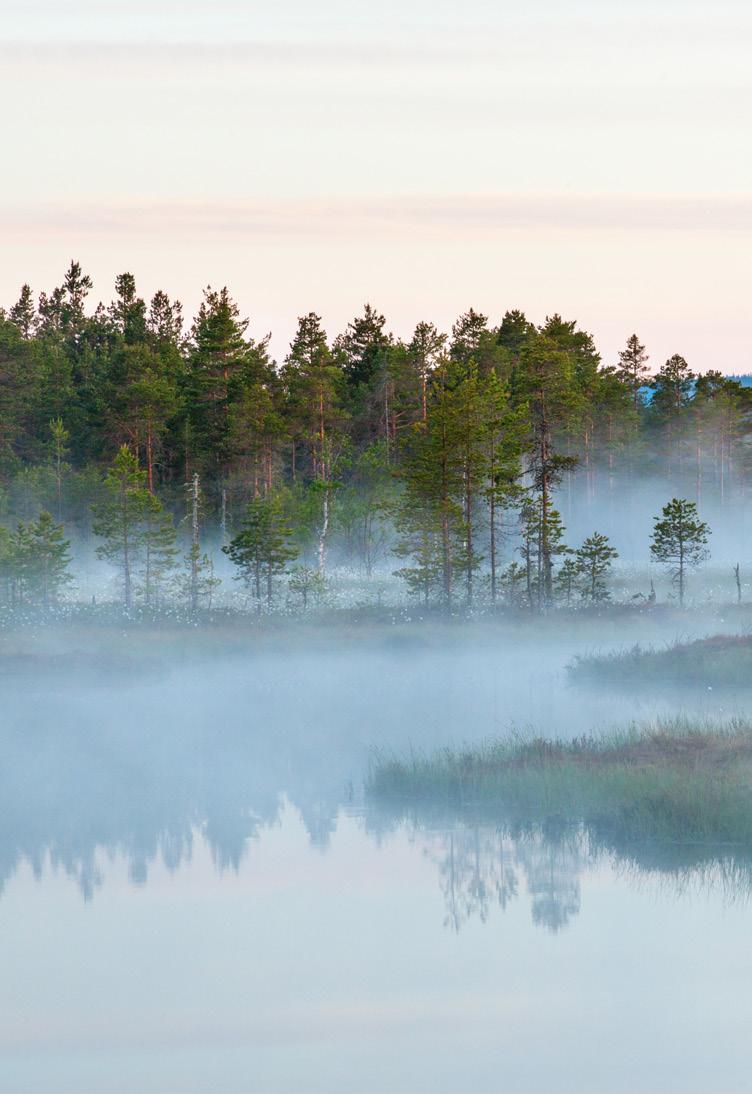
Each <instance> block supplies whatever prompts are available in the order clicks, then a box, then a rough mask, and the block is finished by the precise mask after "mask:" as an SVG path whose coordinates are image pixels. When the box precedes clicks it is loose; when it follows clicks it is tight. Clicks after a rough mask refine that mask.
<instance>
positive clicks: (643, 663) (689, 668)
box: [568, 634, 752, 687]
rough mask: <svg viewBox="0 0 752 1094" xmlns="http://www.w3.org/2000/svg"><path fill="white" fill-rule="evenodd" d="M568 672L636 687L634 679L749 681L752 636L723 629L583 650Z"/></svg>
mask: <svg viewBox="0 0 752 1094" xmlns="http://www.w3.org/2000/svg"><path fill="white" fill-rule="evenodd" d="M568 673H569V678H570V680H572V681H573V682H574V683H599V684H607V685H608V686H609V687H613V686H614V685H616V686H628V687H633V686H634V684H635V683H639V684H641V685H646V684H650V685H652V686H654V685H656V684H659V685H660V684H666V685H672V684H682V685H683V686H700V687H750V686H751V685H752V637H750V636H748V635H725V634H719V635H714V636H712V637H710V638H701V639H698V640H696V641H693V642H674V643H673V644H672V645H670V646H667V647H666V648H665V649H653V648H652V647H643V646H639V645H636V646H633V647H632V648H631V649H627V650H616V651H612V652H610V653H605V654H592V655H589V656H578V657H576V658H575V659H574V661H573V662H572V664H571V665H570V666H569V669H568Z"/></svg>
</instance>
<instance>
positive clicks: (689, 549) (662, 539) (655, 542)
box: [650, 498, 710, 607]
mask: <svg viewBox="0 0 752 1094" xmlns="http://www.w3.org/2000/svg"><path fill="white" fill-rule="evenodd" d="M709 536H710V528H709V527H708V525H707V524H706V523H705V522H704V521H701V520H700V519H699V517H698V514H697V506H696V505H695V503H694V502H692V501H687V500H686V498H672V499H671V501H670V502H668V504H667V505H664V507H663V510H662V512H661V515H660V517H656V518H655V522H654V528H653V535H652V538H651V543H650V553H651V554H652V556H653V558H654V559H655V560H656V561H657V562H661V563H663V564H664V565H665V566H666V567H667V568H668V570H669V573H670V574H671V579H672V581H673V582H674V584H675V585H676V587H677V588H678V590H679V604H680V605H681V606H682V607H683V606H684V591H685V586H686V575H687V571H688V570H691V569H694V568H695V567H696V566H699V565H700V563H701V562H704V561H705V559H706V558H707V557H708V554H709V550H708V538H709Z"/></svg>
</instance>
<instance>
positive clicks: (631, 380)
mask: <svg viewBox="0 0 752 1094" xmlns="http://www.w3.org/2000/svg"><path fill="white" fill-rule="evenodd" d="M649 360H650V358H649V357H648V355H647V353H646V352H645V347H644V346H643V345H642V343H641V342H640V339H639V338H638V337H637V335H636V334H631V335H630V336H629V338H628V339H627V345H626V349H623V350H620V351H619V365H618V367H617V369H616V375H617V377H618V378H619V380H620V381H621V382H622V383H623V384H624V385H625V387H627V388H628V389H629V391H630V392H631V395H632V403H633V406H634V409H635V410H636V411H637V410H639V409H640V407H641V406H642V405H643V402H644V399H643V395H642V390H643V388H645V387H646V386H647V383H648V377H649V375H650V369H649V368H648V361H649Z"/></svg>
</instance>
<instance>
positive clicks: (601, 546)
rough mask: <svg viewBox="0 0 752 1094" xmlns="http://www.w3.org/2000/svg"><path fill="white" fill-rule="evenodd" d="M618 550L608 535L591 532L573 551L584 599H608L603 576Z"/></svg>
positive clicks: (605, 574) (596, 600)
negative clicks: (610, 541) (611, 543)
mask: <svg viewBox="0 0 752 1094" xmlns="http://www.w3.org/2000/svg"><path fill="white" fill-rule="evenodd" d="M618 557H619V552H618V551H617V550H615V548H613V547H612V546H611V545H610V543H609V541H608V536H604V535H602V534H601V533H600V532H593V534H592V536H588V538H587V539H586V540H585V541H584V542H583V544H582V546H581V547H578V549H577V551H576V552H575V566H576V571H577V575H578V577H579V578H580V579H581V582H580V590H581V592H582V596H583V598H584V599H585V600H589V601H591V603H593V604H596V603H598V602H599V601H603V600H608V597H609V593H608V589H607V587H606V582H605V578H606V576H607V574H608V572H609V570H610V569H611V564H612V562H613V560H614V559H615V558H618Z"/></svg>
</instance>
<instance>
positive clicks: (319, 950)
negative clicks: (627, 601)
mask: <svg viewBox="0 0 752 1094" xmlns="http://www.w3.org/2000/svg"><path fill="white" fill-rule="evenodd" d="M589 641H590V640H589V639H588V638H587V636H584V637H582V638H580V639H572V638H571V637H566V638H561V637H559V638H557V639H556V640H555V641H554V640H553V639H552V640H550V641H544V640H539V638H535V636H534V635H529V636H528V637H527V638H523V639H522V640H520V641H517V642H510V641H508V640H507V639H505V638H502V639H497V638H495V637H489V635H488V634H483V635H479V636H478V637H477V638H474V639H472V640H464V639H463V641H462V642H456V641H451V642H446V643H439V644H438V645H435V644H428V645H425V646H423V645H421V644H420V643H418V644H415V643H411V642H407V643H405V642H402V641H401V640H399V641H391V640H390V641H389V642H386V643H378V644H368V643H363V644H362V645H361V646H359V647H357V648H348V647H347V646H343V645H337V646H332V647H330V648H324V647H322V646H321V645H320V644H319V645H317V646H315V648H305V644H303V648H301V644H300V643H298V642H296V643H295V644H293V645H292V646H291V648H290V649H289V650H288V651H287V652H285V651H280V650H274V651H273V652H269V653H263V652H261V653H259V652H258V651H256V652H255V653H254V654H253V655H252V656H250V655H249V656H247V657H242V656H238V655H237V654H233V655H232V656H229V655H228V656H227V657H224V658H223V657H217V658H214V659H212V660H209V661H206V662H205V663H199V662H196V661H190V659H188V660H187V661H185V660H184V661H182V662H181V663H180V664H174V665H171V666H168V667H164V666H163V667H162V668H161V669H160V670H159V671H157V672H154V673H147V674H145V675H144V677H143V678H141V677H140V676H139V675H138V673H135V674H134V672H133V671H129V672H128V673H127V674H113V675H112V676H111V677H108V678H106V679H105V678H101V679H96V680H92V679H89V678H86V679H84V678H83V677H81V678H80V679H79V678H78V677H76V676H74V677H72V678H71V677H68V676H67V675H66V676H64V677H61V676H60V674H56V675H53V676H49V677H48V676H45V674H44V673H41V674H40V673H35V674H33V675H29V674H24V673H20V674H18V675H17V676H10V677H8V678H6V679H5V680H3V682H2V687H3V692H4V704H3V719H2V726H1V728H0V886H1V889H0V926H1V930H0V968H1V969H2V977H1V978H0V1044H1V1046H2V1063H1V1064H0V1090H2V1091H3V1092H6V1091H7V1092H13V1094H16V1092H18V1094H27V1092H28V1094H32V1092H33V1094H37V1092H40V1094H41V1092H44V1094H48V1092H50V1091H55V1092H56V1094H68V1092H75V1094H111V1092H128V1094H131V1092H133V1091H139V1092H140V1094H189V1092H191V1094H192V1092H197V1094H198V1092H201V1094H204V1092H206V1094H220V1092H221V1094H241V1092H243V1094H246V1092H254V1094H256V1092H258V1094H281V1092H296V1094H298V1092H306V1094H307V1092H311V1094H314V1092H315V1094H318V1092H322V1094H323V1092H326V1094H337V1092H340V1091H342V1092H344V1091H347V1092H363V1094H385V1092H390V1094H391V1092H395V1094H403V1092H404V1094H414V1092H416V1091H421V1092H422V1091H425V1092H427V1094H428V1092H431V1094H433V1092H443V1091H447V1092H450V1091H451V1092H452V1094H456V1092H457V1091H473V1092H491V1091H494V1092H497V1091H500V1090H503V1091H505V1092H510V1094H523V1092H524V1094H531V1092H539V1091H540V1092H546V1094H548V1092H550V1091H552V1090H557V1091H565V1092H567V1091H572V1092H573V1094H574V1092H577V1094H583V1092H589V1091H592V1092H598V1094H602V1092H604V1091H609V1092H618V1091H625V1092H626V1091H629V1092H630V1094H631V1092H634V1091H640V1092H655V1094H659V1092H660V1094H665V1092H668V1091H677V1092H679V1091H681V1092H687V1091H698V1092H700V1091H702V1092H703V1094H707V1092H708V1091H711V1090H712V1091H713V1092H714V1094H731V1092H734V1094H736V1092H741V1091H742V1090H746V1089H748V1087H749V1078H748V1072H749V1063H748V1051H747V1044H748V1030H749V1028H750V1021H752V931H751V930H750V927H751V926H752V907H751V906H750V901H749V898H748V893H749V891H750V886H749V884H748V879H749V874H748V871H747V870H746V868H745V867H744V864H741V865H740V864H739V863H738V862H737V861H736V859H735V857H734V855H733V854H731V853H730V854H726V853H725V852H724V851H723V850H721V851H720V852H719V853H718V854H713V855H709V856H708V857H706V858H702V856H700V858H701V862H700V863H699V864H698V863H697V862H696V861H695V857H696V856H694V855H692V854H690V855H689V856H687V855H686V854H684V853H683V852H682V850H681V849H679V851H678V852H676V851H675V849H673V850H672V849H671V848H659V849H656V848H644V849H637V852H636V853H630V854H618V853H615V852H614V851H613V850H612V849H608V848H602V847H600V848H599V847H594V846H592V845H591V843H590V841H589V839H588V834H587V833H578V834H575V835H572V834H570V835H568V836H567V837H566V838H563V837H559V836H557V835H556V834H551V835H548V836H545V835H541V834H540V833H538V834H535V833H515V834H510V833H508V832H504V831H501V830H498V829H496V828H494V827H493V826H489V825H485V826H481V827H477V828H476V827H474V826H473V825H472V824H469V823H459V822H458V821H457V820H456V818H455V819H452V818H447V819H446V822H443V821H442V819H441V818H438V819H437V818H436V817H434V818H432V819H431V821H430V823H419V822H416V821H409V822H408V821H405V820H402V819H399V818H397V817H391V816H389V815H387V814H384V813H382V812H380V811H379V810H378V809H377V808H376V807H374V806H373V805H372V804H369V803H367V802H364V800H363V796H362V784H363V778H364V775H365V772H366V771H367V768H368V764H369V761H370V758H371V757H372V755H373V749H374V748H382V749H387V750H395V751H399V750H401V751H402V752H404V751H405V750H407V749H410V748H413V749H421V750H430V749H432V748H434V747H438V746H441V745H443V744H449V743H453V742H454V743H457V742H461V741H471V740H479V739H483V738H485V737H488V736H491V735H494V734H498V733H504V732H509V731H510V729H511V728H512V727H515V726H516V727H517V728H523V727H526V726H527V727H531V728H536V729H540V730H545V731H547V732H560V733H562V734H571V733H573V732H585V731H589V730H592V729H596V728H598V727H601V726H604V725H609V724H616V723H619V722H623V721H624V720H625V719H629V718H631V717H635V718H640V719H642V718H646V717H653V716H656V715H660V714H663V713H669V712H670V711H672V710H675V709H678V707H679V706H680V705H681V704H679V701H678V699H677V697H676V696H673V697H671V696H668V697H667V696H661V697H659V698H655V699H651V698H650V697H646V696H640V695H632V696H629V695H620V696H618V697H614V696H610V695H608V694H604V693H602V692H601V693H587V692H586V693H579V692H577V691H575V690H574V689H572V688H570V687H568V686H567V683H566V680H565V678H564V675H563V672H562V669H563V666H564V664H565V663H566V661H567V660H568V658H569V657H570V656H571V654H572V652H573V650H575V649H576V648H584V647H586V646H587V645H588V642H589ZM735 702H736V704H737V705H738V704H739V702H740V700H738V699H737V700H735ZM691 709H692V710H693V711H696V710H698V709H699V710H700V712H701V713H707V714H713V715H717V714H719V713H721V714H725V713H731V712H733V711H732V710H731V709H730V708H729V707H728V706H724V704H723V702H722V701H721V700H719V699H717V698H715V697H713V696H700V697H699V698H698V697H693V699H692V707H691ZM632 851H633V852H634V849H632Z"/></svg>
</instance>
